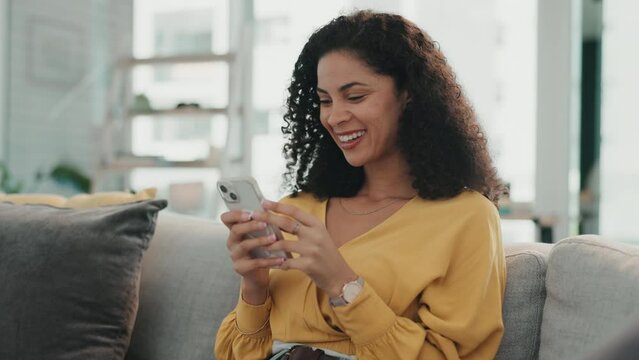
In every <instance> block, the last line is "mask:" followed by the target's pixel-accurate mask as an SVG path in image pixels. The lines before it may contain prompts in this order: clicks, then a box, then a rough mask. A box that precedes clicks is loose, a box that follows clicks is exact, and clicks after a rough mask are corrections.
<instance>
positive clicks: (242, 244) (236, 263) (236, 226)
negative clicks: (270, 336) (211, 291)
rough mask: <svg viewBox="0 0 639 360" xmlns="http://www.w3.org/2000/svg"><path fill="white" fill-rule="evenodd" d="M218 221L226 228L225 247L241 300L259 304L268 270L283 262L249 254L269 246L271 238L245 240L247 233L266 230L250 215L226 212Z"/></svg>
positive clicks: (266, 283)
mask: <svg viewBox="0 0 639 360" xmlns="http://www.w3.org/2000/svg"><path fill="white" fill-rule="evenodd" d="M220 218H221V220H222V222H223V223H224V225H226V227H227V228H229V237H228V239H227V241H226V247H227V248H228V249H229V252H230V254H231V260H232V261H233V270H235V272H236V273H238V274H240V276H242V297H243V298H244V301H246V302H248V303H249V304H253V305H258V304H263V303H264V302H265V301H266V297H267V295H268V283H269V269H270V268H273V267H278V266H279V265H281V264H282V262H283V261H284V259H283V258H271V259H256V258H253V257H252V256H251V255H250V252H251V250H253V249H255V248H257V247H260V246H268V245H270V244H273V243H274V242H275V240H276V239H275V236H274V235H272V236H271V237H268V236H266V237H260V238H255V239H248V238H247V239H245V237H246V234H248V233H249V232H252V231H256V230H263V229H264V228H265V227H266V223H264V222H262V221H258V220H255V219H254V218H253V216H252V213H250V212H246V211H229V212H225V213H223V214H222V216H221V217H220Z"/></svg>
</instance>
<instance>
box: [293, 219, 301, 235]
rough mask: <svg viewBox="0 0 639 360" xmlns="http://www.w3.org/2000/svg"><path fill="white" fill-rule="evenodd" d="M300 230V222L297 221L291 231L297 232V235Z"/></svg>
mask: <svg viewBox="0 0 639 360" xmlns="http://www.w3.org/2000/svg"><path fill="white" fill-rule="evenodd" d="M299 230H300V222H299V221H298V222H296V223H295V227H293V231H292V232H291V234H295V235H297V232H298V231H299Z"/></svg>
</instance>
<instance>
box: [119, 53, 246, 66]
mask: <svg viewBox="0 0 639 360" xmlns="http://www.w3.org/2000/svg"><path fill="white" fill-rule="evenodd" d="M233 60H235V54H233V53H228V54H202V55H176V56H156V57H149V58H129V59H125V60H122V61H120V62H118V64H117V66H118V67H120V68H130V67H132V66H139V65H162V64H184V63H204V62H227V63H228V62H231V61H233Z"/></svg>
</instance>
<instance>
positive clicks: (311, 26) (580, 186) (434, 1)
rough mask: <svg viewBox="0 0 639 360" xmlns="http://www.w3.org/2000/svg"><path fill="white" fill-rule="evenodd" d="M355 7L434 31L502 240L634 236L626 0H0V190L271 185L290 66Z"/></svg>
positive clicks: (634, 46)
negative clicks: (475, 139) (480, 140)
mask: <svg viewBox="0 0 639 360" xmlns="http://www.w3.org/2000/svg"><path fill="white" fill-rule="evenodd" d="M354 9H373V10H379V11H388V12H393V13H398V14H401V15H403V16H405V17H406V18H408V19H409V20H411V21H413V22H415V23H416V24H417V25H419V26H420V27H422V28H423V29H424V30H426V32H428V33H429V34H430V35H431V36H432V37H433V38H434V39H435V40H436V41H437V42H438V43H439V45H440V47H441V49H442V50H443V52H444V54H445V55H446V56H447V58H448V60H449V62H450V64H451V65H452V67H453V69H454V70H455V71H456V74H457V77H458V79H459V81H460V83H461V84H462V86H463V88H464V90H465V92H466V95H467V96H468V97H469V99H470V100H471V102H472V104H473V105H474V107H475V110H476V112H477V114H478V117H479V119H480V121H481V124H482V126H483V127H484V129H485V131H486V132H487V134H488V137H489V145H490V149H491V153H492V154H493V156H494V158H495V161H496V165H497V167H498V170H499V173H500V175H501V176H502V178H503V179H504V180H505V181H506V182H507V183H508V184H509V186H510V197H509V198H507V199H504V201H503V203H502V208H501V210H500V213H501V215H502V217H503V219H504V221H503V230H504V234H505V239H507V240H508V241H524V239H537V240H538V241H547V242H551V241H557V240H559V239H561V238H563V237H566V236H569V235H574V234H578V233H601V234H604V235H606V236H608V237H610V238H613V239H616V240H620V241H625V242H633V241H635V242H636V241H639V227H637V226H635V224H634V223H633V221H636V219H637V218H638V217H639V211H637V210H636V206H637V205H639V191H638V190H637V185H638V184H639V161H638V160H637V155H639V142H638V141H636V140H635V137H636V136H635V134H637V133H639V121H637V120H639V119H637V115H636V111H635V106H636V104H637V101H639V67H638V66H637V64H639V41H638V39H639V22H637V21H636V14H637V13H639V2H636V1H633V0H519V1H510V0H475V1H462V0H446V1H444V0H422V1H417V0H393V1H390V0H386V1H383V0H351V1H348V0H339V1H338V0H324V1H321V2H317V1H307V0H301V1H294V0H268V1H266V0H118V1H108V0H47V1H42V0H0V40H1V41H0V181H1V182H0V185H2V187H0V191H2V192H6V193H14V192H25V193H26V192H28V193H33V192H38V193H43V192H44V193H58V194H62V195H70V194H73V193H76V192H81V191H109V190H133V191H136V190H141V189H143V188H146V187H157V188H158V190H159V195H158V196H159V197H163V198H167V199H169V202H170V209H171V210H172V211H175V212H180V213H186V214H192V215H196V216H202V217H207V218H214V219H217V217H218V214H219V213H220V211H221V210H222V209H223V204H221V201H220V200H219V199H218V196H217V194H216V189H215V182H216V181H217V179H218V178H219V177H220V176H222V175H223V176H237V175H252V176H254V177H255V178H256V179H257V180H258V183H259V184H260V185H261V187H262V191H263V193H264V195H265V196H266V197H267V198H271V199H278V198H279V197H281V196H282V195H283V194H282V193H281V191H280V181H281V174H282V171H283V167H284V160H283V159H282V156H281V147H282V144H283V139H282V136H281V131H280V127H281V126H282V125H283V120H282V114H283V111H284V110H283V104H284V100H285V96H286V92H285V90H286V87H287V85H288V82H289V80H290V76H291V73H292V69H293V64H294V62H295V60H296V59H297V55H298V54H299V52H300V50H301V48H302V46H303V45H304V43H305V42H306V39H307V38H308V36H309V35H310V34H311V33H312V32H313V31H314V30H315V29H317V28H318V27H320V26H321V25H323V24H325V23H326V22H328V21H329V20H330V19H332V18H334V17H336V16H338V15H340V14H345V13H349V12H350V11H352V10H354ZM520 239H521V240H520Z"/></svg>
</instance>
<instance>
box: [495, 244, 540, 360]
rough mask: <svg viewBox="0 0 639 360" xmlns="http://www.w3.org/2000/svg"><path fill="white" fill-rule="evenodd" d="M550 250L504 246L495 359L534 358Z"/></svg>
mask: <svg viewBox="0 0 639 360" xmlns="http://www.w3.org/2000/svg"><path fill="white" fill-rule="evenodd" d="M550 248H551V245H548V244H517V245H514V246H513V245H510V246H507V247H506V267H507V272H506V273H507V279H506V295H505V299H504V305H503V317H504V329H505V332H504V337H503V338H502V342H501V345H500V347H499V351H498V352H497V356H496V357H495V359H500V360H501V359H503V360H519V359H522V360H524V359H525V360H532V359H537V356H538V348H539V332H540V327H541V317H542V313H543V308H544V300H545V298H546V288H545V278H546V266H547V264H546V258H547V254H548V252H549V251H550Z"/></svg>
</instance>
